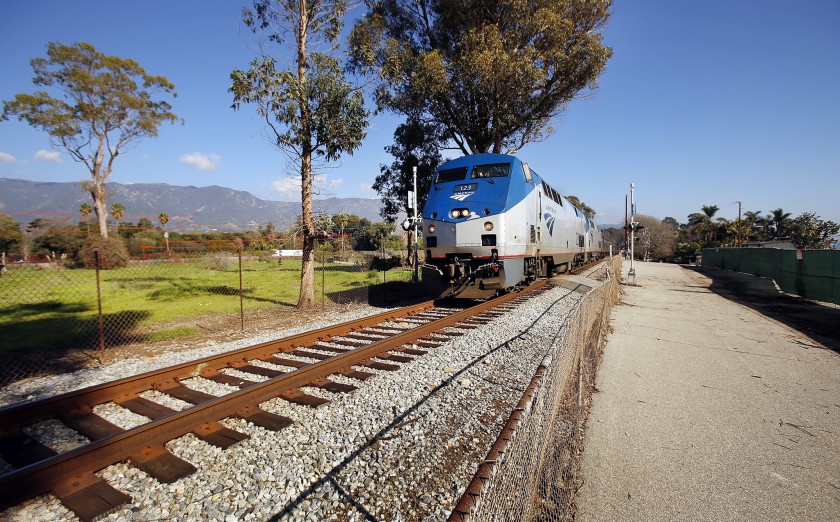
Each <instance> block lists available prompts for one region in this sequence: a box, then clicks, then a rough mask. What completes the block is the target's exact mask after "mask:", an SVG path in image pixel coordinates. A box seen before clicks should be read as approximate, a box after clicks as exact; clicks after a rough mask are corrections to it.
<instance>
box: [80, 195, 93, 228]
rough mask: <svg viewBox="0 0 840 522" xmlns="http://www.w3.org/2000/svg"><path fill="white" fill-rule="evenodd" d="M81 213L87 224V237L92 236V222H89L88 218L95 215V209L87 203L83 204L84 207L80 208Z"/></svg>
mask: <svg viewBox="0 0 840 522" xmlns="http://www.w3.org/2000/svg"><path fill="white" fill-rule="evenodd" d="M79 212H81V213H82V217H84V218H85V222H86V223H87V235H90V221H87V218H88V216H90V215H91V214H92V213H93V207H92V206H90V205H88V204H87V203H82V206H81V207H79Z"/></svg>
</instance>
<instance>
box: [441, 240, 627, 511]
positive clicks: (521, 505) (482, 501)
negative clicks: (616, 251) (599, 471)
mask: <svg viewBox="0 0 840 522" xmlns="http://www.w3.org/2000/svg"><path fill="white" fill-rule="evenodd" d="M620 269H621V258H620V257H619V256H615V257H613V258H612V259H611V260H610V261H609V262H608V263H607V264H606V266H605V268H604V270H602V271H600V274H601V277H600V278H601V279H603V283H602V284H601V285H599V286H597V287H595V288H593V289H592V290H590V291H589V292H588V293H587V294H586V295H585V297H584V298H583V299H582V300H581V301H580V302H579V303H578V304H577V305H576V307H575V309H574V310H573V311H572V312H571V313H570V314H569V316H568V317H567V319H566V321H565V323H564V324H563V325H562V327H560V328H559V331H558V336H557V337H556V338H555V341H554V342H553V343H552V346H551V347H550V349H549V350H548V352H547V355H546V358H545V359H544V360H543V362H542V364H540V366H539V368H538V369H537V372H536V374H535V375H534V377H533V379H532V380H531V384H530V385H529V387H528V388H527V390H526V391H525V394H524V395H523V397H522V399H521V400H520V402H519V404H518V405H517V407H516V409H515V410H514V411H513V413H512V414H511V416H510V419H509V420H508V422H507V424H506V425H505V427H504V429H503V430H502V433H501V434H500V436H499V438H498V439H497V441H496V443H495V444H494V445H493V447H492V448H491V450H490V452H489V454H488V455H487V457H486V459H485V461H484V462H483V463H482V464H481V465H480V466H479V469H478V472H477V473H476V475H475V478H474V479H473V481H472V483H471V484H470V485H469V486H468V487H467V490H466V493H465V494H464V496H463V497H462V499H461V501H460V502H459V503H458V505H457V507H456V509H455V510H454V511H453V512H452V515H451V517H450V520H453V521H466V520H520V521H529V520H573V519H574V497H575V493H576V491H577V488H578V483H577V478H576V477H577V467H578V465H579V463H578V459H577V457H578V455H579V454H580V452H581V450H582V443H583V433H582V428H583V423H584V420H585V413H586V411H587V408H588V403H589V400H590V395H591V390H592V386H593V384H594V379H595V369H596V367H597V364H598V360H599V358H600V354H601V349H602V345H603V341H604V334H605V332H606V329H607V325H608V323H609V312H610V309H611V308H612V306H613V305H614V304H615V303H616V302H618V298H619V288H620ZM596 274H597V273H596ZM596 274H593V275H591V276H590V277H593V278H595V277H596ZM559 326H560V325H558V327H559Z"/></svg>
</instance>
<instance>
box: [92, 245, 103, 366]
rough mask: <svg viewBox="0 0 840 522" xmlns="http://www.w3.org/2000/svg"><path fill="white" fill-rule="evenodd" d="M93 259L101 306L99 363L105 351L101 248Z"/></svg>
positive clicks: (99, 304)
mask: <svg viewBox="0 0 840 522" xmlns="http://www.w3.org/2000/svg"><path fill="white" fill-rule="evenodd" d="M93 260H94V265H95V268H96V304H97V306H98V308H99V363H100V364H102V355H103V354H104V353H105V326H104V324H103V320H102V285H101V283H100V281H99V250H94V251H93Z"/></svg>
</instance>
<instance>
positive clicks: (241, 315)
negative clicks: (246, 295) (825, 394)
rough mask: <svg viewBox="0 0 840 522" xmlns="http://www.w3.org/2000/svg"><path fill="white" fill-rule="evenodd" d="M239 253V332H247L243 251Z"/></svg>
mask: <svg viewBox="0 0 840 522" xmlns="http://www.w3.org/2000/svg"><path fill="white" fill-rule="evenodd" d="M237 252H238V253H239V330H240V331H245V304H244V300H243V297H242V250H238V251H237Z"/></svg>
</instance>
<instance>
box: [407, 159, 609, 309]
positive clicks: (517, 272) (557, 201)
mask: <svg viewBox="0 0 840 522" xmlns="http://www.w3.org/2000/svg"><path fill="white" fill-rule="evenodd" d="M418 228H419V229H420V232H419V233H422V237H423V243H424V245H425V254H426V256H425V262H424V264H423V265H422V271H423V284H424V286H426V287H427V288H430V289H431V291H433V292H436V293H437V294H438V295H439V296H440V297H453V298H463V299H487V298H491V297H493V296H495V295H497V294H501V293H505V292H510V291H512V290H514V289H515V288H516V287H518V286H521V285H522V284H524V283H527V282H529V281H532V280H535V279H537V278H539V277H549V276H551V275H553V274H555V273H560V272H566V271H569V270H571V269H572V268H574V267H576V266H579V265H582V264H584V263H586V262H588V261H590V260H593V259H598V258H601V257H603V256H605V255H606V254H607V252H608V245H607V243H606V242H605V241H604V238H603V237H602V235H601V232H600V230H598V227H597V226H596V225H595V223H593V222H592V220H590V219H589V218H588V217H587V216H586V215H585V214H584V213H583V211H581V210H580V209H578V208H577V207H576V206H575V205H573V204H572V203H571V202H570V201H569V200H568V199H567V198H565V197H563V196H562V195H561V194H560V192H558V191H557V190H556V189H554V188H553V187H552V186H551V185H549V183H548V182H547V181H546V180H545V179H543V178H542V177H541V176H540V175H538V174H537V173H536V172H535V171H534V170H533V169H531V168H530V166H529V165H528V164H527V163H525V162H523V161H521V160H520V159H519V158H517V157H516V156H513V155H508V154H472V155H469V156H464V157H461V158H458V159H455V160H451V161H448V162H446V163H444V164H442V165H441V166H440V167H438V168H437V169H436V171H435V174H434V178H433V179H432V184H431V188H430V189H429V194H428V198H427V199H426V203H425V205H424V206H423V210H422V213H421V220H420V223H419V224H418Z"/></svg>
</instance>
